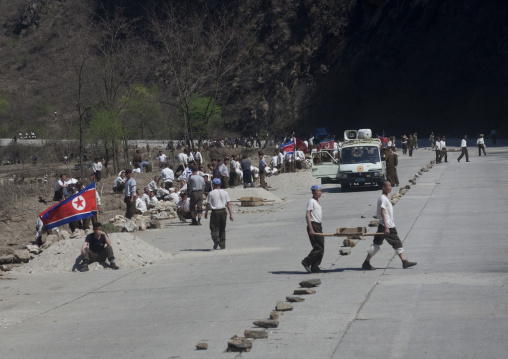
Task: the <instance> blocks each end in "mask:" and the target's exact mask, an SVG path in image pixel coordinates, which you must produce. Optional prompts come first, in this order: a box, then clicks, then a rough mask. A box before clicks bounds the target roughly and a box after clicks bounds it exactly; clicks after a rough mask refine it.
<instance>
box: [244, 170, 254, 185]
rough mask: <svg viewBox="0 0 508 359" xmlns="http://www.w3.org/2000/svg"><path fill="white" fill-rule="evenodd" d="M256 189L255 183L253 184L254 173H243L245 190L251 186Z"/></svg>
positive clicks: (248, 171)
mask: <svg viewBox="0 0 508 359" xmlns="http://www.w3.org/2000/svg"><path fill="white" fill-rule="evenodd" d="M249 183H250V186H251V187H254V183H253V182H252V172H251V171H250V170H245V171H243V188H247V187H248V186H249Z"/></svg>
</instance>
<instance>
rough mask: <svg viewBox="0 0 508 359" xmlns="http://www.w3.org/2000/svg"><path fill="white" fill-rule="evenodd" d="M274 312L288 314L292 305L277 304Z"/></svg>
mask: <svg viewBox="0 0 508 359" xmlns="http://www.w3.org/2000/svg"><path fill="white" fill-rule="evenodd" d="M275 310H276V311H278V312H288V311H290V310H293V305H292V304H289V303H286V302H277V304H276V305H275Z"/></svg>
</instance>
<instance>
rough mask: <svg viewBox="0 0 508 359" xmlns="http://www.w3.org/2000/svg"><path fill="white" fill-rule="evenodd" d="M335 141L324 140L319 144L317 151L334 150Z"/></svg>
mask: <svg viewBox="0 0 508 359" xmlns="http://www.w3.org/2000/svg"><path fill="white" fill-rule="evenodd" d="M334 144H335V141H334V140H324V141H321V142H319V144H318V145H317V150H318V151H319V150H333V147H334Z"/></svg>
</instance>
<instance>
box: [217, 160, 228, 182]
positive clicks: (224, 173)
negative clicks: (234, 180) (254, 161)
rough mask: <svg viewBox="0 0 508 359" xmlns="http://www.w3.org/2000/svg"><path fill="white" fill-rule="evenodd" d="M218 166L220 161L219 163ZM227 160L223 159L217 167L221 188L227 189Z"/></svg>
mask: <svg viewBox="0 0 508 359" xmlns="http://www.w3.org/2000/svg"><path fill="white" fill-rule="evenodd" d="M219 164H220V161H219ZM228 167H229V158H227V157H226V158H224V162H223V163H222V164H220V165H219V173H220V178H221V187H222V188H229V168H228Z"/></svg>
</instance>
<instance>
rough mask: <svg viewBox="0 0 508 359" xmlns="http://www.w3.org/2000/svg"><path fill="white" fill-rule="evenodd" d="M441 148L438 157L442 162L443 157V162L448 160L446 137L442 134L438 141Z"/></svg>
mask: <svg viewBox="0 0 508 359" xmlns="http://www.w3.org/2000/svg"><path fill="white" fill-rule="evenodd" d="M440 146H441V147H440V148H441V156H440V157H439V162H443V158H444V161H445V162H448V150H447V149H446V137H445V136H443V137H442V138H441V143H440Z"/></svg>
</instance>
